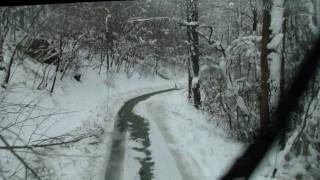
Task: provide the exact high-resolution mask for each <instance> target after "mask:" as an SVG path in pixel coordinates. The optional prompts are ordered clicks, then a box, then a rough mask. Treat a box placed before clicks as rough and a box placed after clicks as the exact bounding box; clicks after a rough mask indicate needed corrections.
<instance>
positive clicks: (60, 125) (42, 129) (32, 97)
mask: <svg viewBox="0 0 320 180" xmlns="http://www.w3.org/2000/svg"><path fill="white" fill-rule="evenodd" d="M22 67H24V68H22ZM37 68H39V67H38V66H37V65H35V64H32V63H31V65H30V64H27V65H26V64H24V65H19V66H16V67H15V69H14V73H13V76H12V78H11V81H10V84H9V86H8V90H6V91H3V90H2V91H1V95H2V96H1V97H5V99H3V102H6V103H7V104H8V108H7V110H8V111H14V112H16V113H9V114H8V113H5V114H1V118H5V119H4V120H2V122H1V127H7V126H9V125H11V124H14V125H13V126H12V127H11V126H10V129H9V130H10V131H11V132H10V131H8V130H3V131H2V132H1V134H2V135H3V136H4V137H5V138H6V139H7V140H8V141H9V143H10V144H11V145H34V144H37V143H50V142H66V141H72V140H75V141H77V142H76V143H70V144H65V145H58V146H52V147H49V148H34V151H35V152H36V156H34V155H30V153H25V152H26V151H25V150H23V149H22V150H19V151H18V150H17V152H19V154H20V155H21V156H23V157H24V158H25V159H27V162H29V163H30V164H31V166H32V167H34V168H35V169H37V170H38V171H39V169H41V168H43V167H46V169H43V170H40V171H39V172H41V173H40V175H49V176H50V177H51V178H52V179H59V180H69V179H79V180H81V179H83V180H88V179H103V178H104V177H103V172H104V171H105V167H106V162H107V160H108V155H109V150H110V147H111V134H112V131H113V128H114V120H115V119H116V118H115V117H116V113H117V111H118V110H119V108H120V107H121V105H122V104H123V103H124V102H125V101H126V100H128V99H130V98H132V97H135V96H138V95H141V94H144V93H148V92H152V91H155V90H159V89H166V88H170V87H173V86H174V83H173V81H167V80H163V79H160V78H154V77H150V78H141V77H140V76H139V75H138V74H135V75H133V76H132V77H130V78H128V77H126V75H125V74H121V73H120V74H117V75H114V74H113V75H112V74H111V73H110V74H108V73H106V72H102V74H101V75H99V74H98V73H97V71H96V70H92V69H89V68H88V70H87V71H86V72H84V73H83V76H82V79H81V82H77V81H76V80H75V79H73V78H72V77H71V76H66V77H65V78H64V80H63V81H60V80H59V79H58V80H57V85H56V87H55V90H54V93H53V94H52V95H50V93H49V90H48V89H49V87H51V83H52V79H49V81H48V88H47V89H46V90H37V89H36V87H37V84H38V83H39V81H40V79H39V78H37V77H36V78H35V74H34V73H32V70H35V69H37ZM111 75H112V77H110V76H111ZM3 104H4V103H3ZM12 104H21V105H19V106H11V105H12ZM9 105H10V106H9ZM11 107H12V108H11ZM10 108H11V109H10ZM13 122H14V123H13ZM15 133H19V136H16V134H15ZM44 139H48V140H47V141H43V140H44ZM40 140H41V142H40ZM0 146H3V144H2V143H0ZM28 152H30V151H28ZM18 164H19V163H18V161H17V160H16V158H15V157H13V156H12V155H11V154H10V153H9V151H6V150H1V151H0V170H1V171H0V172H5V173H7V174H6V175H4V176H11V178H13V179H16V178H17V177H24V172H25V171H24V168H23V166H22V165H21V164H20V165H18ZM44 165H45V166H44ZM15 172H18V173H15ZM0 179H1V176H0Z"/></svg>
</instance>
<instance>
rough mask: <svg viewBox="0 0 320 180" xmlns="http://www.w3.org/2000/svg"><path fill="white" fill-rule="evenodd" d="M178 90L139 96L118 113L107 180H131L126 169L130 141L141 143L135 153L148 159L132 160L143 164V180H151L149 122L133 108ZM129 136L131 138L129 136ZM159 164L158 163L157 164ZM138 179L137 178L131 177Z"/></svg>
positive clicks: (151, 163)
mask: <svg viewBox="0 0 320 180" xmlns="http://www.w3.org/2000/svg"><path fill="white" fill-rule="evenodd" d="M173 90H177V89H167V90H162V91H157V92H153V93H149V94H145V95H142V96H138V97H136V98H133V99H131V100H129V101H127V102H126V103H125V104H124V105H123V106H122V107H121V109H120V111H119V112H118V119H117V122H116V123H115V129H114V132H113V140H112V150H111V154H110V159H109V162H108V166H107V171H106V175H105V179H106V180H129V179H128V177H127V176H124V175H126V171H127V170H128V169H125V166H126V164H124V161H126V158H125V157H127V156H128V155H127V154H126V153H128V152H130V151H128V150H127V149H128V144H129V141H135V142H140V143H141V144H142V145H143V147H142V148H140V147H134V148H133V149H134V150H135V151H139V152H142V153H144V155H145V156H146V157H135V158H133V159H131V160H134V159H138V160H139V161H140V164H141V168H140V170H139V172H138V173H139V175H140V178H141V180H150V179H152V176H153V172H152V171H153V167H152V166H153V164H154V162H152V160H153V159H152V158H151V157H152V156H151V153H152V152H150V148H149V147H150V140H149V131H150V130H149V126H148V122H147V121H146V120H144V119H143V118H142V117H140V116H138V115H136V114H135V113H133V112H132V111H133V108H134V107H135V106H136V105H137V104H138V103H139V102H141V101H143V100H146V99H148V98H149V97H151V96H153V95H156V94H160V93H164V92H168V91H173ZM127 134H129V138H128V135H127ZM155 163H157V162H155ZM131 178H134V179H136V176H134V177H131ZM130 180H131V179H130Z"/></svg>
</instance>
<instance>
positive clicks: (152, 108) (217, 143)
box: [134, 90, 243, 180]
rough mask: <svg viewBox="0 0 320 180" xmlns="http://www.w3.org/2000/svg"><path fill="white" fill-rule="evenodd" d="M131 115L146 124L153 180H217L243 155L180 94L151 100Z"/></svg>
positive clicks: (138, 107) (177, 92)
mask: <svg viewBox="0 0 320 180" xmlns="http://www.w3.org/2000/svg"><path fill="white" fill-rule="evenodd" d="M134 111H135V112H136V113H137V114H139V115H141V116H143V117H145V119H147V120H148V121H149V123H150V127H151V130H150V133H151V135H150V137H151V148H150V149H151V151H152V156H153V159H154V161H155V178H154V179H156V180H179V179H183V180H199V179H201V180H214V179H218V178H219V177H220V176H221V175H223V173H224V172H225V171H226V170H227V169H228V167H229V166H230V165H231V164H232V162H233V161H234V158H236V157H237V156H238V155H239V154H240V153H241V152H242V151H243V145H241V144H240V143H237V142H235V141H232V140H230V139H228V138H227V136H226V134H225V133H224V131H223V130H221V129H219V128H217V127H216V126H215V125H214V124H215V123H214V122H213V121H214V119H213V120H209V119H208V116H207V115H206V114H205V113H203V112H201V111H199V110H196V109H195V108H194V107H193V106H191V105H190V104H189V103H188V102H187V98H186V94H185V92H184V90H182V91H174V92H169V93H164V94H160V95H156V96H153V97H151V98H149V99H147V100H145V101H143V102H140V103H139V104H138V105H137V106H136V107H135V109H134Z"/></svg>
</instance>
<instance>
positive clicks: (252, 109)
mask: <svg viewBox="0 0 320 180" xmlns="http://www.w3.org/2000/svg"><path fill="white" fill-rule="evenodd" d="M319 32H320V1H319V0H290V1H289V0H274V1H271V0H237V1H232V0H228V1H225V0H142V1H128V2H92V3H74V4H57V5H35V6H21V7H1V8H0V78H1V80H0V83H1V90H0V93H1V94H0V140H1V142H2V144H1V147H0V151H4V150H8V149H9V150H10V152H11V154H12V155H13V156H15V157H17V159H18V160H19V162H20V164H22V166H24V167H25V169H26V171H28V172H29V173H26V179H27V176H30V177H32V178H33V179H50V178H49V177H50V173H49V172H46V173H44V172H43V171H42V170H41V169H35V168H34V167H33V166H32V165H30V164H31V163H30V162H26V160H24V157H23V156H21V154H20V155H19V153H17V152H16V150H15V149H14V148H11V147H10V145H9V144H10V143H8V142H11V141H10V140H6V139H10V138H12V137H14V138H15V139H17V138H18V137H19V131H18V130H19V128H18V130H17V129H14V128H13V127H15V126H17V123H16V122H5V121H3V120H2V119H5V118H6V116H8V114H10V113H11V112H9V111H8V109H9V106H10V108H11V106H12V107H13V108H17V107H22V106H23V105H22V104H11V105H9V104H8V103H7V101H6V97H5V94H6V92H9V91H11V90H12V88H11V79H12V78H13V77H14V76H15V73H14V72H15V69H16V68H17V66H18V65H20V64H27V65H26V66H28V64H37V65H40V66H38V68H37V69H35V68H33V69H32V68H30V69H29V70H28V71H30V72H32V73H33V75H34V81H33V86H32V89H33V90H34V91H41V92H48V93H49V94H51V95H52V94H55V93H56V92H55V87H56V85H57V84H63V82H64V81H66V80H65V79H66V77H73V78H74V79H76V80H77V81H78V82H79V83H81V81H82V78H83V77H84V76H86V73H85V72H86V70H87V69H88V68H93V69H94V70H95V71H97V72H98V73H99V74H100V75H101V76H105V77H106V79H107V81H108V80H109V81H110V82H111V80H112V78H113V75H114V74H119V73H125V74H126V75H127V77H131V76H132V75H133V74H134V73H138V74H140V75H141V76H156V77H160V78H162V79H167V80H169V79H172V78H173V77H175V76H177V75H178V76H182V78H184V79H186V83H185V84H183V86H184V87H186V89H187V90H186V91H187V92H188V97H187V98H186V99H188V101H189V103H190V104H192V105H193V106H194V107H195V108H196V109H198V110H199V111H201V112H203V113H206V114H208V115H209V118H208V121H210V122H212V123H214V124H215V125H216V126H217V127H219V128H221V129H223V130H224V131H226V132H227V134H228V137H230V138H231V139H233V140H236V141H239V142H241V143H244V144H249V143H251V142H252V141H253V140H254V139H255V137H256V135H257V134H256V133H257V132H258V130H259V128H265V127H268V125H269V123H270V118H271V117H272V116H273V113H274V112H275V109H276V108H277V105H278V104H277V103H278V102H279V99H280V98H284V97H285V96H286V90H287V89H288V88H290V83H291V80H292V78H293V76H294V74H295V72H296V71H297V69H298V68H299V65H300V63H301V62H302V60H303V57H304V54H305V53H306V52H307V50H308V49H309V48H310V47H311V45H312V43H313V41H314V40H315V39H316V38H317V37H318V36H319ZM318 76H319V75H317V77H314V79H313V80H312V83H311V84H310V85H309V87H308V91H306V92H305V94H304V96H303V97H302V98H301V102H300V106H299V107H298V108H296V111H295V112H294V114H293V115H292V117H290V122H289V129H288V131H287V132H282V135H283V136H282V137H281V138H280V139H279V142H278V143H277V144H276V145H275V149H276V150H275V151H276V152H279V154H280V155H279V157H278V158H279V159H280V160H278V161H281V163H279V165H277V166H276V167H273V173H270V174H272V176H273V177H276V176H278V177H283V176H285V177H287V178H288V179H291V178H293V179H318V178H319V177H320V175H319V168H320V164H319V158H320V141H319V135H320V131H319V128H320V127H319V126H320V109H319V108H320V107H319V87H320V82H319V80H320V79H319V77H318ZM13 85H14V83H13ZM25 108H29V107H27V106H25ZM18 109H19V108H18ZM15 113H16V114H18V113H19V111H16V112H15ZM1 121H3V122H1ZM8 133H9V134H10V135H7V134H8ZM4 134H5V135H4ZM199 138H200V137H199ZM27 149H31V150H30V152H31V153H37V152H33V150H32V147H31V148H29V147H27ZM280 152H281V153H280ZM40 156H41V155H40ZM2 166H5V165H2V162H1V161H0V174H2V171H3V169H2ZM297 168H298V169H299V170H297ZM13 176H14V175H13ZM0 177H2V176H1V175H0ZM3 178H4V179H6V178H9V177H6V176H3ZM32 178H31V179H32Z"/></svg>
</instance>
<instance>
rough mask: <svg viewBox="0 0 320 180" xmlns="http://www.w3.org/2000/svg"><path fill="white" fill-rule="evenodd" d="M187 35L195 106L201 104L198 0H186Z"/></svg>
mask: <svg viewBox="0 0 320 180" xmlns="http://www.w3.org/2000/svg"><path fill="white" fill-rule="evenodd" d="M187 22H188V24H187V36H188V42H189V51H190V58H191V67H192V74H191V75H192V95H193V103H194V106H195V107H196V108H199V107H200V105H201V94H200V84H199V35H198V32H197V27H198V0H187Z"/></svg>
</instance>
